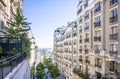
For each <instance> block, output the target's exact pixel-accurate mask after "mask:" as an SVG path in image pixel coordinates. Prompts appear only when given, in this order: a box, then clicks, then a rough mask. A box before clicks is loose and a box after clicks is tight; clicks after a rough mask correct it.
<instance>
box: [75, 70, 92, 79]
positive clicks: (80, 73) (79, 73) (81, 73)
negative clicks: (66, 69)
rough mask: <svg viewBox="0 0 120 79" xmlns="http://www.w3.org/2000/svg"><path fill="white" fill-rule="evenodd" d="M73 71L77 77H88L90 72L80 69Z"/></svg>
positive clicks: (84, 78)
mask: <svg viewBox="0 0 120 79" xmlns="http://www.w3.org/2000/svg"><path fill="white" fill-rule="evenodd" d="M73 72H74V73H75V74H77V75H78V76H79V77H81V78H82V79H90V74H89V73H86V72H83V71H81V69H74V70H73Z"/></svg>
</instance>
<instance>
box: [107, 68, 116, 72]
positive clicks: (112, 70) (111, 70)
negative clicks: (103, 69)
mask: <svg viewBox="0 0 120 79" xmlns="http://www.w3.org/2000/svg"><path fill="white" fill-rule="evenodd" d="M109 71H110V72H113V73H117V70H116V69H112V68H110V69H109Z"/></svg>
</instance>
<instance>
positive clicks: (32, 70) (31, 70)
mask: <svg viewBox="0 0 120 79" xmlns="http://www.w3.org/2000/svg"><path fill="white" fill-rule="evenodd" d="M34 70H35V67H34V66H32V67H31V68H30V73H31V78H32V77H33V75H34Z"/></svg>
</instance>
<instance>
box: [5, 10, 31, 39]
mask: <svg viewBox="0 0 120 79" xmlns="http://www.w3.org/2000/svg"><path fill="white" fill-rule="evenodd" d="M12 14H13V19H14V20H11V19H10V20H8V21H7V24H8V26H9V27H5V30H6V31H7V33H5V34H6V35H7V36H11V37H16V36H23V35H24V34H27V31H28V29H26V27H28V26H29V25H30V23H28V22H27V21H26V18H24V17H23V15H22V14H21V12H20V8H17V10H16V13H14V12H12Z"/></svg>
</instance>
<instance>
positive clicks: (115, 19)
mask: <svg viewBox="0 0 120 79" xmlns="http://www.w3.org/2000/svg"><path fill="white" fill-rule="evenodd" d="M116 21H118V15H116V16H112V17H110V23H112V22H116Z"/></svg>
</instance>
